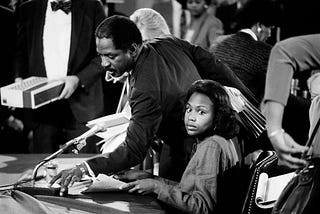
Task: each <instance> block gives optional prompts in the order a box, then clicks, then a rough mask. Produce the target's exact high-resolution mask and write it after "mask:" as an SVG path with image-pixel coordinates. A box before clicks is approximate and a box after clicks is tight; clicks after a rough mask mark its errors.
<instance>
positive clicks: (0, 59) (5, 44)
mask: <svg viewBox="0 0 320 214" xmlns="http://www.w3.org/2000/svg"><path fill="white" fill-rule="evenodd" d="M0 23H1V24H0V26H1V28H2V29H3V32H2V33H1V34H0V47H1V50H0V66H1V72H0V74H1V77H0V87H3V86H5V85H8V84H11V83H13V81H14V80H13V79H14V78H13V77H14V74H13V70H12V65H13V60H12V59H13V53H14V49H13V48H12V47H13V46H14V44H15V42H16V40H15V38H16V28H15V26H16V23H15V19H14V15H13V11H12V10H10V9H8V8H6V7H3V6H1V5H0ZM9 115H10V111H9V109H8V108H7V107H6V106H2V105H0V126H1V123H2V121H4V120H6V119H7V118H8V117H9Z"/></svg>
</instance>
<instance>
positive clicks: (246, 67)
mask: <svg viewBox="0 0 320 214" xmlns="http://www.w3.org/2000/svg"><path fill="white" fill-rule="evenodd" d="M237 17H238V18H237V29H238V32H237V33H235V34H230V35H225V36H220V37H219V38H218V39H217V40H216V41H215V43H214V44H213V45H212V46H211V48H210V51H211V52H213V53H214V54H215V55H216V56H217V57H218V58H219V59H220V60H222V61H223V62H224V63H226V64H227V65H228V66H229V67H230V68H231V70H232V71H233V72H235V74H236V75H237V76H238V77H239V78H240V80H241V81H242V82H243V83H244V84H245V85H246V86H247V87H248V88H249V89H250V90H251V91H252V92H253V94H254V95H255V98H256V99H257V100H258V101H259V103H260V102H261V101H262V98H263V95H264V83H265V77H266V73H267V64H268V59H269V55H270V51H271V48H272V46H271V45H269V44H268V43H266V40H267V39H268V37H270V35H271V29H272V28H273V27H274V26H275V25H276V24H277V22H278V18H279V17H280V8H279V6H278V5H277V4H275V3H274V2H271V0H249V1H248V2H247V3H246V4H244V6H243V7H242V8H241V9H240V10H239V12H238V13H237Z"/></svg>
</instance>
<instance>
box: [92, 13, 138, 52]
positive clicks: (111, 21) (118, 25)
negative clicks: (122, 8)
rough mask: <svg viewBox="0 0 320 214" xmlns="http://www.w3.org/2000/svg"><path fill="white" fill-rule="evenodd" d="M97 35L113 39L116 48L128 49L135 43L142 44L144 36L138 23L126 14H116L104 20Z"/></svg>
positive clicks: (97, 30) (100, 37)
mask: <svg viewBox="0 0 320 214" xmlns="http://www.w3.org/2000/svg"><path fill="white" fill-rule="evenodd" d="M95 36H96V37H97V38H99V39H102V38H108V39H112V41H113V45H114V47H115V49H120V50H128V49H129V48H131V45H132V44H133V43H135V44H142V37H141V33H140V31H139V29H138V28H137V26H136V24H135V23H134V22H133V21H131V20H130V19H129V18H127V17H125V16H119V15H114V16H111V17H109V18H106V19H105V20H103V21H102V22H101V23H100V24H99V25H98V27H97V29H96V32H95Z"/></svg>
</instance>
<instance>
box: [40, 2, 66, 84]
mask: <svg viewBox="0 0 320 214" xmlns="http://www.w3.org/2000/svg"><path fill="white" fill-rule="evenodd" d="M53 1H54V0H48V5H47V12H46V17H45V24H44V30H43V56H44V64H45V68H46V73H47V77H48V78H49V79H56V78H61V77H65V76H67V71H68V62H69V53H70V41H71V12H70V13H68V14H66V13H65V12H63V11H62V10H57V11H52V9H51V2H53Z"/></svg>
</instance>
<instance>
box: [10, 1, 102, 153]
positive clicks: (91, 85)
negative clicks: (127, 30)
mask: <svg viewBox="0 0 320 214" xmlns="http://www.w3.org/2000/svg"><path fill="white" fill-rule="evenodd" d="M19 11H20V13H19V14H18V15H19V21H18V29H19V33H18V42H17V51H16V57H15V74H16V77H18V78H17V79H16V81H18V80H19V78H20V79H21V78H26V77H29V76H41V77H47V78H48V79H62V80H63V81H64V83H65V86H64V89H63V90H62V92H61V94H60V97H59V100H58V101H55V102H53V103H50V104H48V105H45V106H42V107H40V108H38V109H36V110H28V112H29V113H28V114H27V115H28V120H27V121H26V122H28V125H29V126H30V128H31V129H32V130H33V144H34V146H33V148H34V149H33V150H32V151H31V152H35V153H38V152H39V153H42V152H47V153H51V152H53V151H56V150H57V149H58V148H59V144H64V143H65V142H66V141H68V140H70V139H72V138H74V137H77V136H79V135H81V134H82V133H83V132H85V131H86V130H87V128H86V126H85V124H86V122H87V121H89V120H92V119H95V118H97V117H100V116H103V114H104V102H103V92H102V79H103V78H104V73H105V71H104V69H103V67H102V66H101V65H100V62H101V60H100V58H99V57H98V56H97V54H96V46H95V37H94V30H95V28H96V27H97V25H98V24H99V23H100V22H101V21H102V20H103V19H104V18H105V13H104V10H103V7H102V4H101V2H100V1H99V0H57V1H55V0H31V1H28V2H25V3H23V4H22V5H21V7H20V10H19ZM26 112H27V110H26ZM90 145H92V147H90ZM82 152H96V148H95V145H94V144H88V145H87V146H86V147H84V148H83V149H82Z"/></svg>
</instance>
